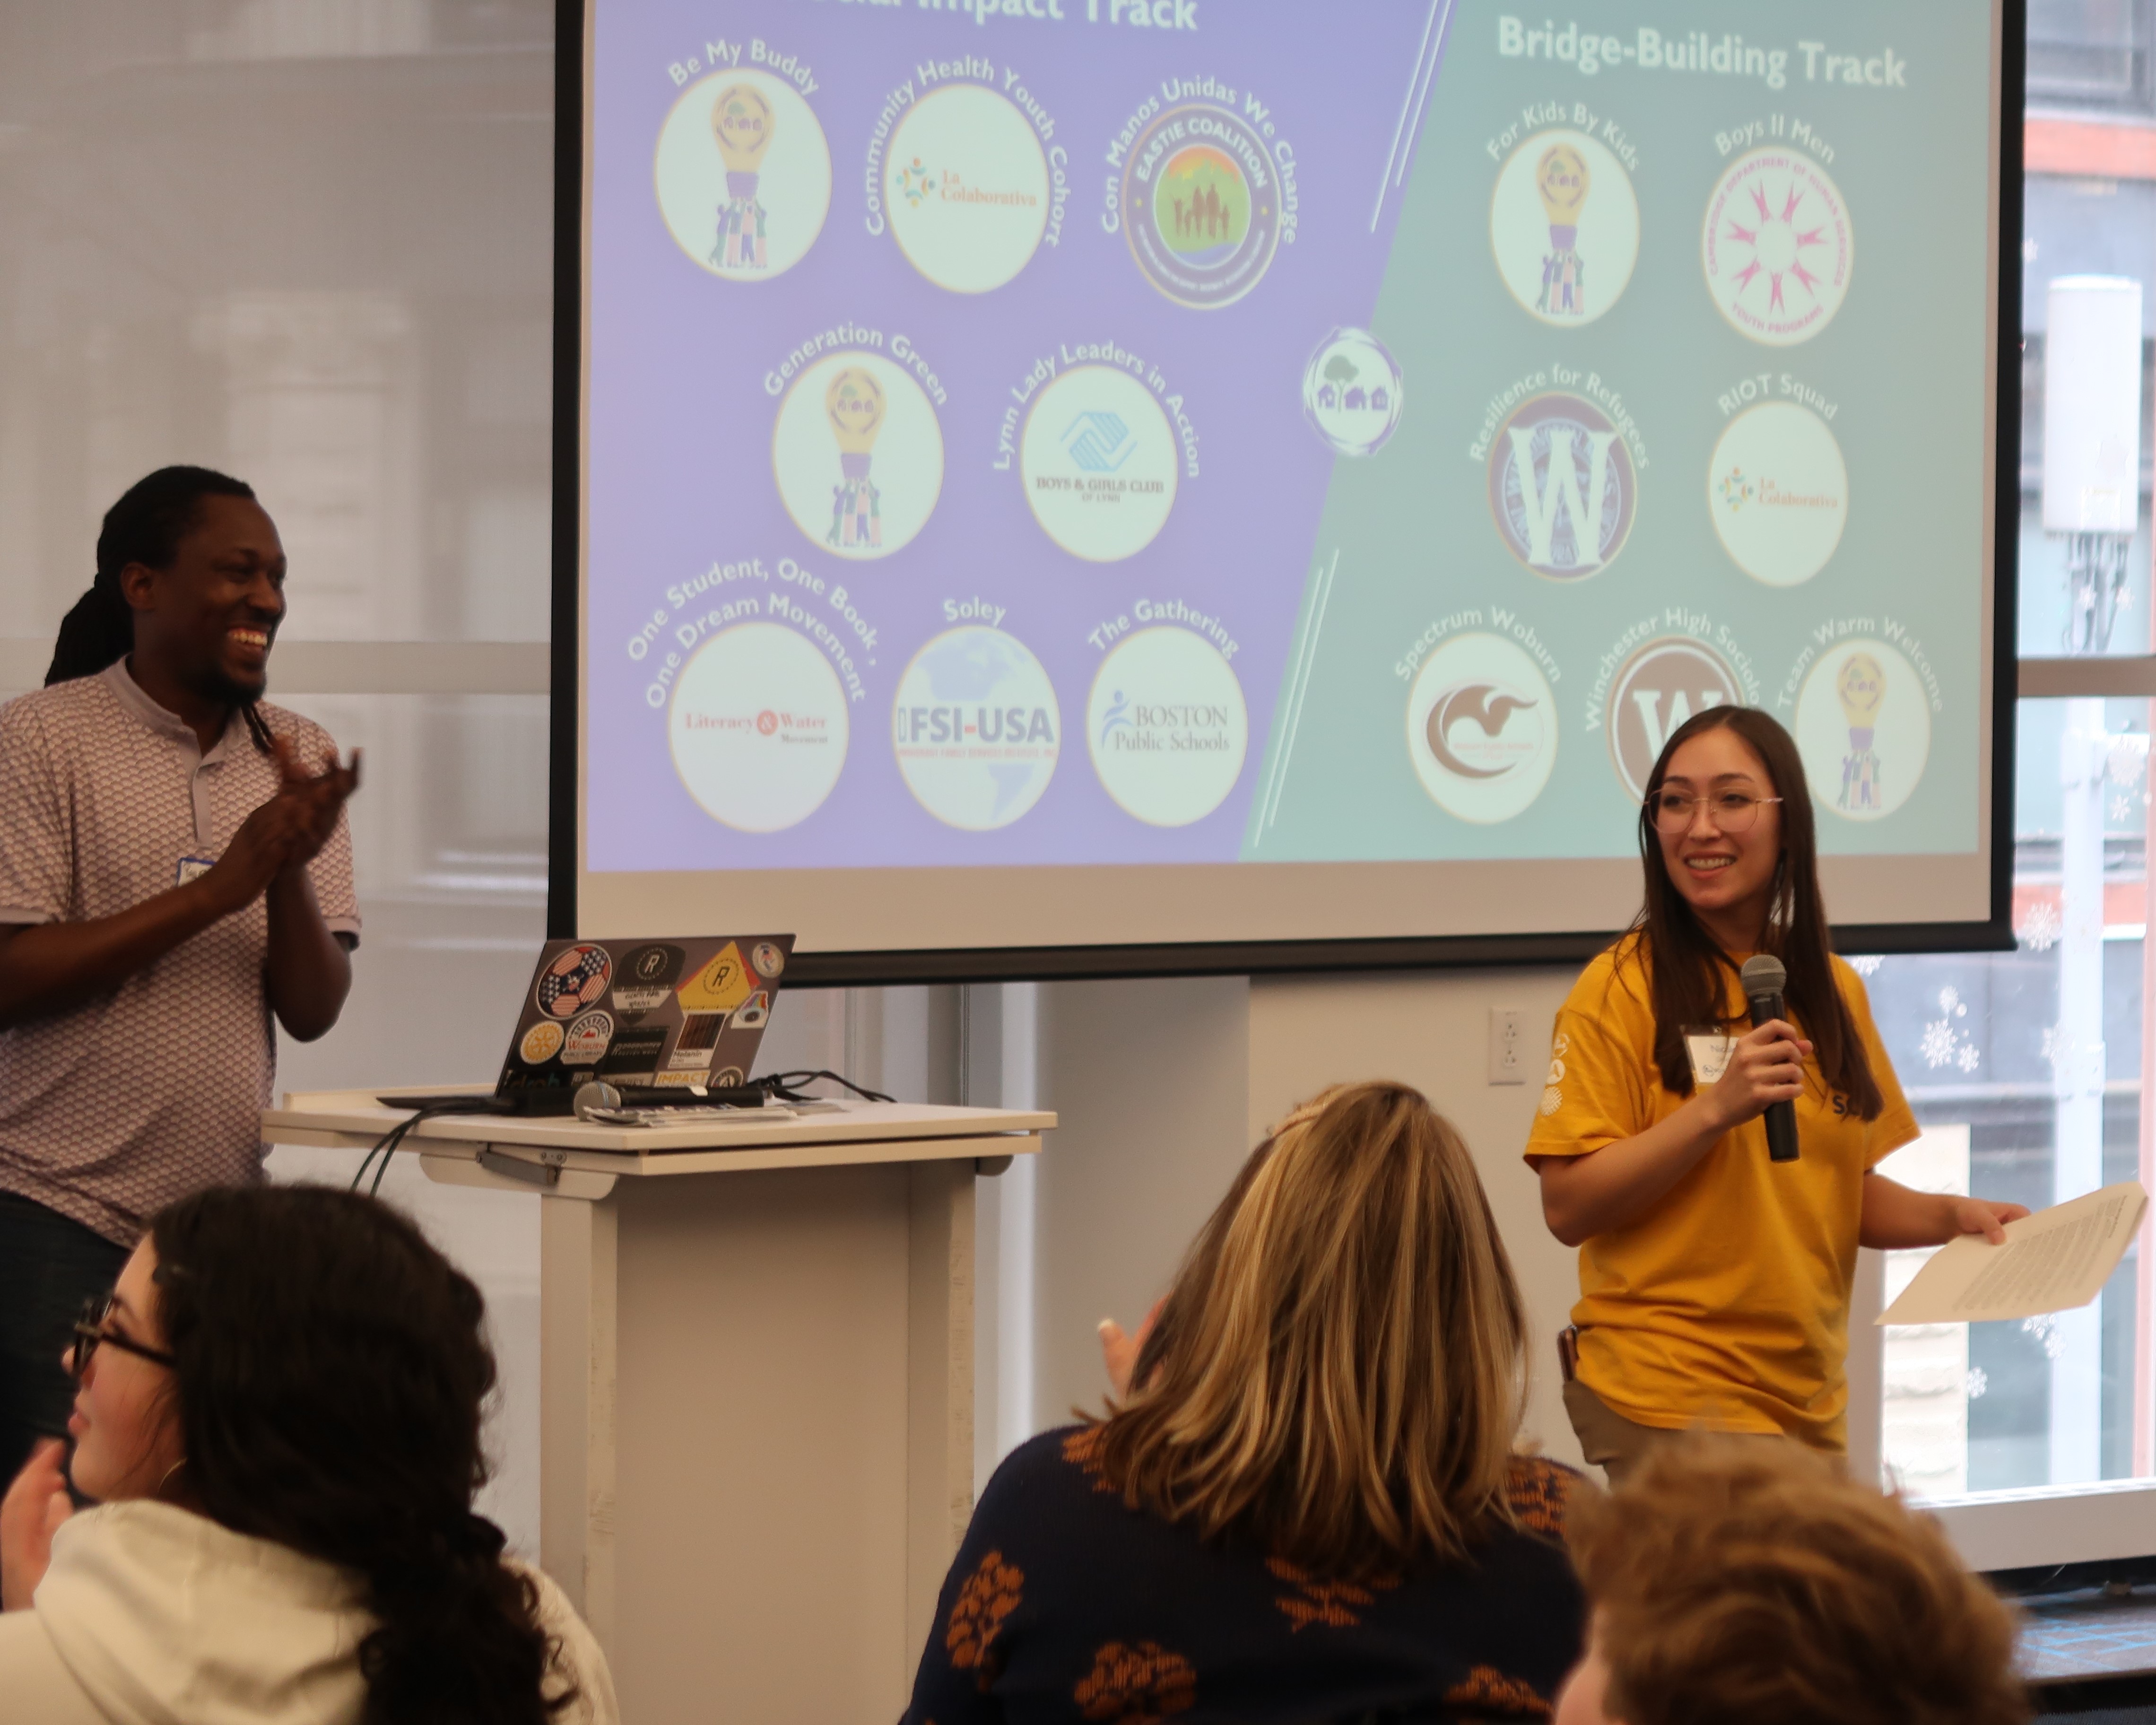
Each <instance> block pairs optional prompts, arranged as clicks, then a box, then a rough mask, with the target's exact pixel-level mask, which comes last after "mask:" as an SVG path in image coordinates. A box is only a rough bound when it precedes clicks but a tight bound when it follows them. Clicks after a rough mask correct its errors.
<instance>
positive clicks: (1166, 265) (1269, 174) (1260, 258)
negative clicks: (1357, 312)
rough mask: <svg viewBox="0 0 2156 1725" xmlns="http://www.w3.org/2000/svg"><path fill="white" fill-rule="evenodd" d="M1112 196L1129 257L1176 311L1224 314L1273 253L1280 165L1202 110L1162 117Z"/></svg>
mask: <svg viewBox="0 0 2156 1725" xmlns="http://www.w3.org/2000/svg"><path fill="white" fill-rule="evenodd" d="M1120 195H1121V199H1122V209H1123V213H1124V220H1123V230H1124V232H1125V233H1126V234H1128V235H1129V237H1130V244H1131V255H1132V257H1133V258H1135V259H1137V266H1138V268H1139V270H1142V272H1143V273H1144V275H1145V278H1146V280H1147V281H1150V282H1151V283H1152V285H1154V286H1155V287H1157V288H1158V289H1159V290H1161V292H1163V294H1165V295H1168V298H1169V299H1171V300H1174V301H1175V302H1176V303H1177V304H1178V305H1190V306H1194V307H1197V308H1199V309H1200V310H1204V309H1208V308H1210V307H1213V306H1217V305H1233V304H1234V303H1235V301H1236V300H1240V299H1241V298H1242V297H1243V295H1245V294H1247V293H1248V292H1250V290H1251V289H1252V288H1254V287H1255V286H1256V285H1258V280H1259V278H1260V277H1261V276H1262V275H1264V274H1265V270H1266V267H1267V266H1268V265H1269V264H1271V262H1272V260H1273V254H1274V253H1275V252H1276V250H1278V249H1279V247H1280V237H1281V173H1280V165H1279V163H1278V162H1277V161H1276V159H1275V158H1274V156H1273V152H1272V150H1271V148H1270V146H1268V145H1267V144H1266V142H1265V139H1264V138H1263V137H1261V136H1259V134H1258V133H1257V131H1255V130H1254V129H1253V128H1252V127H1251V126H1250V125H1249V124H1247V123H1246V122H1245V121H1243V120H1242V119H1240V117H1238V116H1236V115H1235V113H1233V112H1232V111H1230V110H1228V109H1226V108H1222V107H1215V106H1214V105H1213V104H1211V103H1209V102H1197V103H1192V104H1190V105H1187V106H1183V107H1179V108H1170V109H1168V110H1167V111H1166V112H1164V113H1163V114H1160V115H1158V116H1156V117H1155V118H1154V119H1153V120H1152V121H1150V122H1149V123H1148V124H1147V126H1146V127H1145V129H1144V130H1143V131H1141V132H1140V133H1139V134H1138V135H1137V138H1136V139H1135V140H1134V141H1132V146H1131V150H1130V154H1129V156H1128V157H1127V158H1126V160H1125V162H1124V164H1123V177H1122V188H1121V194H1120Z"/></svg>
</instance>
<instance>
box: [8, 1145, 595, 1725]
mask: <svg viewBox="0 0 2156 1725" xmlns="http://www.w3.org/2000/svg"><path fill="white" fill-rule="evenodd" d="M66 1363H67V1367H68V1369H69V1372H70V1373H71V1374H72V1375H73V1377H74V1380H75V1385H76V1388H75V1397H74V1413H73V1414H72V1415H71V1416H70V1417H69V1420H68V1432H69V1439H70V1440H71V1443H72V1455H65V1467H64V1468H63V1460H64V1451H65V1446H64V1445H62V1444H61V1443H59V1441H58V1440H47V1441H45V1442H44V1443H42V1444H41V1445H39V1446H38V1450H37V1451H36V1452H35V1453H34V1454H33V1455H32V1457H31V1459H30V1461H29V1464H28V1466H26V1467H25V1468H24V1469H23V1471H22V1473H21V1474H20V1475H19V1476H18V1477H17V1478H16V1481H15V1482H14V1484H13V1486H12V1487H11V1488H10V1489H9V1491H8V1494H7V1497H6V1500H5V1502H4V1503H0V1696H4V1697H7V1699H6V1702H5V1711H6V1712H7V1716H8V1717H10V1718H22V1719H26V1720H28V1719H35V1720H37V1721H38V1722H39V1725H115V1722H118V1725H153V1722H155V1725H168V1722H171V1721H174V1720H178V1719H203V1720H208V1719H235V1720H236V1719H241V1718H245V1719H249V1720H252V1721H257V1722H260V1725H303V1722H304V1725H374V1722H382V1721H388V1720H396V1721H398V1722H399V1725H406V1722H409V1725H431V1722H437V1721H439V1722H442V1725H448V1722H450V1721H455V1722H458V1725H543V1722H550V1721H551V1722H557V1725H619V1712H618V1710H617V1708H616V1706H615V1702H614V1697H613V1682H612V1679H611V1677H610V1676H609V1675H608V1670H607V1666H606V1661H605V1659H604V1656H603V1655H602V1654H601V1652H600V1651H599V1649H598V1644H597V1643H596V1642H595V1641H594V1640H593V1639H592V1635H591V1632H590V1631H589V1630H588V1629H587V1628H586V1627H585V1626H584V1625H583V1623H582V1622H581V1621H580V1620H578V1619H577V1615H576V1613H575V1612H574V1610H573V1609H571V1607H570V1605H569V1604H568V1602H567V1600H566V1599H564V1598H563V1597H562V1594H561V1592H560V1591H559V1589H557V1588H556V1587H555V1585H554V1584H553V1583H552V1581H550V1580H548V1579H547V1577H546V1576H545V1575H543V1574H541V1573H540V1572H539V1571H538V1570H536V1569H535V1568H527V1567H526V1566H525V1565H523V1564H521V1563H516V1562H514V1561H513V1560H509V1559H506V1558H505V1557H504V1556H503V1553H502V1536H501V1532H500V1529H499V1528H497V1527H495V1525H494V1524H493V1523H492V1522H489V1521H487V1520H485V1518H484V1517H480V1516H479V1515H477V1514H475V1512H474V1511H473V1509H472V1498H473V1495H474V1493H475V1492H476V1491H477V1490H478V1489H479V1487H480V1486H481V1485H482V1484H483V1483H484V1482H485V1479H486V1476H487V1466H486V1461H485V1455H484V1453H483V1451H482V1450H481V1448H480V1420H481V1409H482V1405H483V1404H484V1402H485V1399H486V1397H487V1395H488V1394H490V1391H491V1390H492V1389H493V1388H494V1384H495V1363H494V1356H493V1353H492V1352H491V1350H490V1348H489V1347H488V1344H487V1341H486V1336H485V1304H484V1302H483V1301H482V1300H481V1298H480V1292H479V1290H478V1289H477V1288H476V1287H475V1286H473V1285H472V1283H471V1282H470V1281H469V1280H467V1279H466V1278H465V1276H462V1275H461V1274H459V1272H458V1271H456V1270H455V1269H454V1268H453V1267H452V1266H450V1265H449V1262H448V1261H447V1260H445V1259H444V1258H443V1257H442V1255H440V1253H439V1252H437V1251H436V1250H434V1247H433V1246H432V1245H429V1244H428V1242H427V1240H426V1239H425V1238H424V1237H423V1235H421V1234H420V1233H419V1231H418V1229H417V1228H415V1227H414V1226H413V1224H411V1223H410V1222H408V1220H406V1219H404V1218H403V1217H402V1216H401V1215H399V1214H397V1213H396V1212H395V1211H394V1210H393V1209H390V1208H389V1207H388V1205H386V1204H380V1203H377V1201H375V1200H373V1199H367V1198H362V1197H360V1196H358V1195H357V1194H352V1193H347V1192H339V1191H332V1190H330V1189H326V1188H319V1187H276V1186H260V1187H252V1188H244V1189H213V1190H211V1191H208V1192H203V1193H200V1194H197V1195H195V1196H194V1197H192V1198H187V1199H182V1200H181V1201H180V1202H179V1203H177V1204H172V1205H171V1206H169V1207H168V1208H167V1209H164V1210H162V1211H161V1212H160V1213H159V1214H157V1217H156V1218H155V1219H154V1220H153V1221H152V1222H151V1225H150V1231H149V1233H148V1235H146V1237H145V1238H144V1239H143V1240H142V1241H141V1243H140V1244H139V1245H136V1248H135V1250H134V1253H133V1255H131V1256H130V1257H129V1258H128V1260H127V1261H126V1266H125V1267H124V1268H123V1269H122V1270H121V1273H120V1279H119V1282H118V1284H117V1286H115V1289H114V1291H113V1292H112V1295H111V1296H110V1299H109V1300H107V1301H104V1302H102V1303H101V1304H100V1305H97V1306H94V1307H91V1308H90V1309H89V1310H87V1311H85V1313H84V1316H83V1320H82V1322H80V1323H79V1324H78V1325H76V1327H75V1335H74V1344H73V1346H72V1347H71V1348H69V1351H68V1354H67V1358H66ZM70 1480H71V1481H72V1483H73V1485H74V1488H75V1491H76V1492H78V1493H80V1496H81V1497H85V1498H88V1499H91V1500H95V1506H96V1507H92V1508H89V1509H84V1510H78V1509H77V1508H76V1507H75V1506H74V1498H73V1497H71V1495H70V1493H69V1481H70Z"/></svg>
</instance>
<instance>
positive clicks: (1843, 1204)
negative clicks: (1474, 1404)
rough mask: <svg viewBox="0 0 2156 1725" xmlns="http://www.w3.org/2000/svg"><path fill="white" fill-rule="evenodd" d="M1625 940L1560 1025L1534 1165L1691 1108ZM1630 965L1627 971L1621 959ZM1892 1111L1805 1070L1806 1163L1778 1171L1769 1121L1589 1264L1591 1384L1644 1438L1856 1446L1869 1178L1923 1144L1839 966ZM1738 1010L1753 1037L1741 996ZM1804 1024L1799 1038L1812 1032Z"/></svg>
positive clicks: (1582, 1345) (1735, 1004)
mask: <svg viewBox="0 0 2156 1725" xmlns="http://www.w3.org/2000/svg"><path fill="white" fill-rule="evenodd" d="M1633 947H1634V939H1633V938H1632V937H1628V938H1627V939H1626V940H1625V941H1623V942H1620V943H1619V945H1618V946H1617V947H1613V948H1612V949H1611V950H1610V951H1609V952H1604V953H1603V954H1602V955H1601V956H1600V957H1597V958H1596V959H1595V960H1594V963H1591V964H1589V966H1588V967H1587V969H1586V970H1585V972H1584V973H1582V975H1581V977H1580V978H1579V980H1578V982H1577V983H1574V984H1573V990H1572V993H1570V994H1569V995H1568V996H1567V997H1566V999H1565V1003H1564V1005H1563V1007H1562V1008H1561V1009H1559V1010H1558V1015H1557V1029H1556V1034H1555V1038H1554V1040H1553V1043H1552V1045H1551V1050H1550V1068H1549V1078H1548V1085H1547V1087H1546V1088H1545V1089H1544V1090H1543V1098H1542V1109H1541V1112H1540V1114H1539V1116H1538V1117H1537V1119H1536V1122H1535V1127H1534V1131H1533V1132H1532V1133H1531V1134H1530V1135H1529V1137H1528V1139H1527V1155H1528V1157H1529V1158H1537V1157H1544V1156H1584V1155H1586V1154H1588V1153H1589V1152H1591V1151H1595V1150H1599V1149H1600V1148H1602V1147H1603V1146H1604V1145H1605V1144H1610V1143H1614V1142H1617V1141H1618V1140H1619V1139H1620V1138H1629V1137H1635V1136H1636V1135H1637V1134H1639V1133H1640V1132H1645V1130H1646V1129H1647V1128H1648V1127H1650V1126H1652V1125H1654V1124H1655V1122H1658V1121H1661V1120H1664V1119H1666V1118H1667V1117H1669V1116H1670V1115H1671V1114H1674V1113H1675V1112H1676V1111H1677V1110H1678V1109H1679V1108H1680V1107H1681V1106H1683V1105H1684V1103H1685V1101H1686V1098H1685V1097H1682V1096H1674V1095H1672V1094H1671V1092H1670V1091H1668V1090H1667V1089H1666V1088H1665V1087H1664V1086H1663V1084H1662V1080H1661V1071H1660V1070H1659V1069H1658V1068H1657V1067H1656V1066H1655V1060H1654V1045H1655V1014H1654V1006H1653V997H1652V995H1651V993H1650V991H1649V988H1648V983H1647V978H1646V975H1645V968H1644V963H1637V962H1635V961H1634V959H1633V957H1632V956H1631V954H1632V952H1633ZM1620 953H1621V954H1623V955H1624V959H1623V962H1622V963H1621V964H1620V962H1619V955H1620ZM1834 974H1835V982H1836V983H1839V984H1840V988H1841V992H1842V997H1843V999H1845V1000H1846V1001H1847V1002H1848V1003H1849V1009H1850V1013H1851V1016H1852V1017H1854V1018H1855V1019H1856V1029H1857V1034H1859V1035H1860V1036H1861V1037H1862V1038H1863V1040H1864V1051H1865V1053H1866V1055H1867V1056H1868V1057H1869V1058H1870V1060H1871V1075H1872V1076H1873V1077H1874V1078H1875V1079H1876V1081H1878V1085H1879V1090H1880V1094H1881V1097H1882V1098H1883V1099H1884V1101H1885V1103H1886V1106H1885V1107H1884V1108H1883V1109H1882V1110H1881V1111H1880V1115H1879V1117H1878V1118H1877V1119H1876V1120H1872V1121H1866V1120H1865V1119H1864V1118H1862V1117H1861V1116H1860V1115H1858V1113H1857V1112H1856V1110H1855V1109H1854V1108H1853V1107H1851V1106H1850V1104H1849V1101H1848V1100H1847V1098H1845V1097H1844V1096H1840V1095H1838V1094H1835V1093H1834V1092H1831V1091H1828V1089H1827V1088H1826V1086H1825V1081H1824V1080H1823V1079H1822V1078H1821V1077H1820V1071H1819V1063H1818V1061H1817V1060H1816V1059H1813V1060H1807V1061H1806V1062H1805V1063H1804V1072H1805V1078H1806V1086H1805V1091H1804V1095H1803V1096H1800V1097H1799V1099H1798V1101H1797V1104H1796V1112H1797V1136H1798V1142H1799V1146H1800V1149H1801V1154H1800V1155H1799V1158H1798V1159H1797V1160H1796V1161H1794V1162H1792V1163H1772V1162H1769V1161H1768V1159H1767V1131H1766V1127H1765V1125H1764V1123H1763V1122H1760V1121H1758V1120H1753V1121H1748V1122H1746V1123H1745V1124H1744V1125H1743V1126H1740V1127H1738V1128H1737V1130H1736V1131H1734V1132H1730V1133H1728V1134H1727V1135H1726V1136H1724V1137H1722V1138H1721V1139H1719V1140H1718V1141H1717V1142H1716V1143H1715V1145H1714V1147H1713V1148H1712V1149H1711V1150H1709V1151H1708V1152H1707V1154H1706V1155H1705V1156H1703V1157H1702V1158H1700V1160H1699V1162H1698V1163H1697V1164H1696V1165H1695V1166H1694V1167H1693V1168H1692V1170H1691V1173H1687V1174H1686V1176H1685V1177H1684V1178H1682V1179H1681V1180H1680V1181H1678V1182H1677V1183H1676V1185H1675V1186H1673V1187H1671V1189H1670V1190H1669V1191H1668V1193H1666V1194H1665V1195H1664V1196H1663V1198H1662V1199H1661V1202H1660V1203H1659V1204H1656V1205H1655V1207H1654V1209H1651V1210H1650V1211H1649V1212H1648V1213H1647V1214H1645V1216H1643V1217H1641V1218H1640V1219H1638V1220H1637V1221H1635V1222H1633V1223H1632V1224H1630V1225H1629V1226H1626V1227H1623V1228H1616V1229H1612V1230H1610V1231H1609V1232H1608V1233H1606V1234H1599V1235H1595V1236H1594V1238H1593V1239H1592V1240H1589V1241H1588V1242H1587V1243H1586V1244H1585V1245H1583V1246H1581V1247H1580V1249H1579V1286H1580V1297H1579V1303H1578V1305H1577V1306H1575V1307H1573V1310H1572V1317H1573V1322H1574V1323H1576V1324H1577V1325H1578V1326H1579V1377H1580V1379H1581V1381H1582V1382H1583V1383H1584V1384H1586V1385H1587V1387H1588V1388H1589V1389H1592V1390H1593V1391H1594V1393H1595V1394H1597V1395H1599V1396H1600V1397H1601V1398H1602V1399H1603V1400H1604V1401H1605V1402H1607V1403H1608V1404H1609V1406H1610V1407H1611V1408H1612V1409H1614V1410H1615V1411H1616V1412H1617V1413H1619V1414H1623V1415H1624V1416H1625V1418H1626V1419H1627V1420H1631V1421H1633V1422H1634V1423H1635V1424H1636V1425H1653V1426H1660V1427H1663V1428H1665V1429H1676V1428H1681V1427H1686V1426H1692V1425H1703V1426H1706V1427H1708V1428H1710V1429H1712V1430H1724V1431H1759V1432H1774V1431H1781V1432H1786V1433H1787V1434H1788V1435H1790V1436H1791V1437H1794V1438H1798V1439H1800V1440H1803V1441H1804V1442H1805V1443H1807V1444H1810V1445H1813V1446H1815V1448H1820V1449H1826V1450H1841V1449H1844V1448H1845V1447H1846V1446H1847V1427H1848V1417H1847V1416H1848V1403H1849V1383H1848V1375H1847V1370H1846V1367H1847V1361H1848V1353H1849V1291H1850V1285H1851V1281H1852V1280H1853V1278H1854V1277H1855V1275H1856V1235H1857V1223H1858V1218H1859V1215H1860V1213H1861V1209H1862V1206H1863V1184H1864V1178H1865V1170H1866V1169H1867V1168H1871V1166H1872V1165H1873V1164H1874V1163H1876V1162H1878V1160H1879V1159H1880V1158H1881V1157H1883V1156H1885V1155H1886V1154H1887V1153H1888V1152H1890V1151H1892V1150H1894V1149H1896V1148H1897V1147H1899V1146H1901V1145H1902V1144H1906V1143H1907V1142H1909V1141H1910V1140H1911V1139H1912V1138H1913V1137H1916V1136H1917V1122H1916V1120H1915V1117H1913V1116H1912V1115H1911V1113H1910V1112H1909V1105H1908V1103H1907V1101H1905V1100H1904V1099H1903V1097H1902V1087H1901V1086H1900V1085H1899V1084H1898V1083H1897V1081H1896V1080H1895V1077H1894V1069H1893V1067H1892V1065H1890V1064H1889V1063H1888V1061H1887V1059H1886V1050H1885V1049H1883V1048H1882V1047H1881V1046H1880V1043H1879V1033H1878V1031H1877V1029H1875V1028H1874V1027H1873V1024H1872V1022H1871V1006H1870V1004H1869V1003H1868V1002H1867V1001H1866V999H1865V994H1864V984H1863V983H1862V982H1861V981H1860V980H1859V979H1858V978H1857V975H1856V972H1855V971H1853V970H1851V968H1849V966H1848V965H1846V964H1845V963H1842V961H1841V960H1840V959H1839V958H1837V959H1835V961H1834ZM1724 1009H1725V1011H1726V1012H1727V1014H1729V1016H1730V1017H1731V1018H1732V1019H1734V1020H1735V1021H1736V1023H1737V1024H1738V1027H1739V1030H1740V1034H1741V1030H1742V1028H1743V1026H1745V1025H1748V1024H1749V1022H1750V1019H1749V1016H1748V1009H1747V1008H1746V1006H1745V1004H1744V1001H1743V994H1742V991H1741V990H1740V989H1739V988H1738V984H1737V980H1736V978H1734V977H1732V978H1730V981H1729V987H1728V993H1727V1001H1726V1003H1725V1008H1724ZM1802 1028H1803V1026H1802V1024H1801V1023H1799V1029H1802Z"/></svg>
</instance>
